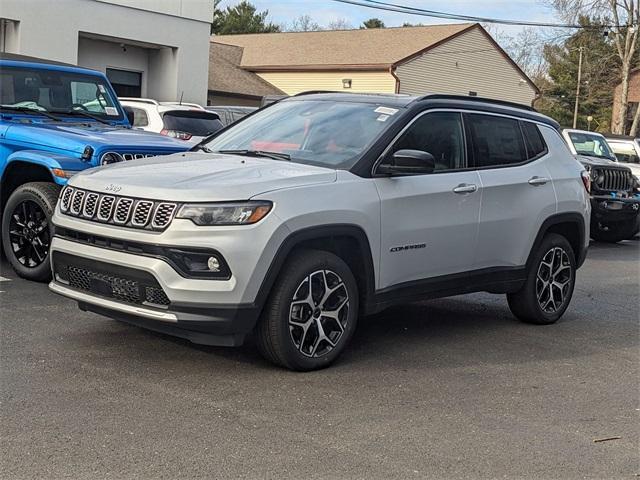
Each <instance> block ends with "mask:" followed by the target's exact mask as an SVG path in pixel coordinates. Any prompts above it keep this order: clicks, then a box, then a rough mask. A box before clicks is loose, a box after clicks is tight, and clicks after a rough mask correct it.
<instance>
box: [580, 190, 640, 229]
mask: <svg viewBox="0 0 640 480" xmlns="http://www.w3.org/2000/svg"><path fill="white" fill-rule="evenodd" d="M638 214H640V199H639V198H614V197H611V196H606V195H597V196H593V197H591V220H592V222H594V221H597V222H600V223H617V222H630V221H631V222H632V221H634V220H635V219H636V218H637V217H638Z"/></svg>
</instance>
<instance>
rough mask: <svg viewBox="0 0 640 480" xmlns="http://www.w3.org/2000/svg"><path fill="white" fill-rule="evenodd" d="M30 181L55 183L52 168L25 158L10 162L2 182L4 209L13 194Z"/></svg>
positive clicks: (0, 203) (0, 200) (2, 204)
mask: <svg viewBox="0 0 640 480" xmlns="http://www.w3.org/2000/svg"><path fill="white" fill-rule="evenodd" d="M30 182H51V183H54V179H53V176H52V175H51V172H50V170H49V169H48V168H47V167H46V166H44V165H41V164H34V163H31V162H28V161H24V160H14V161H12V162H10V163H9V164H8V165H7V167H6V168H5V171H4V172H3V175H2V181H1V183H0V190H1V191H2V193H1V195H0V197H1V198H0V205H1V206H2V208H3V209H4V206H5V204H6V203H7V200H8V199H9V197H10V196H11V194H12V193H13V192H14V191H15V190H16V189H17V188H18V187H19V186H20V185H24V184H25V183H30Z"/></svg>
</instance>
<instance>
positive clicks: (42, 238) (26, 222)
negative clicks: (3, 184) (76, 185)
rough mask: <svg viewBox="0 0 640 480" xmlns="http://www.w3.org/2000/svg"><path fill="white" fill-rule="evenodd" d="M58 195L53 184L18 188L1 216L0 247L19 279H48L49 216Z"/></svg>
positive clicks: (49, 276) (35, 184) (37, 184)
mask: <svg viewBox="0 0 640 480" xmlns="http://www.w3.org/2000/svg"><path fill="white" fill-rule="evenodd" d="M59 193H60V187H59V186H58V185H56V184H55V183H49V182H31V183H25V184H24V185H21V186H20V187H18V188H17V189H16V190H15V191H14V192H13V193H12V194H11V196H10V197H9V199H8V200H7V203H6V205H5V208H4V212H3V215H2V246H3V249H4V253H5V256H6V258H7V260H8V262H9V263H10V264H11V266H12V267H13V269H14V270H15V272H16V273H17V274H18V275H19V276H20V277H22V278H26V279H27V280H34V281H37V282H47V281H49V280H50V279H51V267H50V264H49V247H50V245H51V239H52V238H53V226H52V224H51V217H52V216H53V212H54V210H55V208H56V202H57V201H58V194H59Z"/></svg>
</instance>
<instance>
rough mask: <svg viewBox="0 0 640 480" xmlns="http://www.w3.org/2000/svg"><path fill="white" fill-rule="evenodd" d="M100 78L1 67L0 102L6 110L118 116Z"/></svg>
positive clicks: (113, 100) (106, 116)
mask: <svg viewBox="0 0 640 480" xmlns="http://www.w3.org/2000/svg"><path fill="white" fill-rule="evenodd" d="M116 102H117V101H116V99H115V98H114V97H113V96H112V94H111V90H110V89H109V88H108V86H107V83H106V82H105V80H104V79H102V78H101V77H99V76H96V75H83V74H79V73H69V72H61V71H56V70H37V69H28V68H15V67H2V70H0V105H1V107H5V109H6V110H10V109H12V108H13V109H14V110H15V109H20V110H25V111H27V112H29V111H33V112H34V113H36V112H51V113H57V114H64V113H66V112H69V111H73V110H78V111H85V112H87V113H90V114H91V115H93V116H96V117H100V118H102V119H104V120H119V119H122V116H121V113H120V111H119V109H118V108H117V103H116Z"/></svg>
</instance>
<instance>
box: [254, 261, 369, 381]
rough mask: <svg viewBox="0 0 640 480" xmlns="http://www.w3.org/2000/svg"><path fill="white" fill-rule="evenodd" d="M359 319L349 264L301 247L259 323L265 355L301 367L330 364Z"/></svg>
mask: <svg viewBox="0 0 640 480" xmlns="http://www.w3.org/2000/svg"><path fill="white" fill-rule="evenodd" d="M357 319H358V287H357V284H356V280H355V278H354V276H353V273H352V272H351V270H350V269H349V266H348V265H347V264H346V263H345V262H344V261H343V260H342V259H341V258H340V257H338V256H336V255H334V254H332V253H330V252H325V251H320V250H298V251H297V252H295V253H294V254H293V255H292V256H291V258H290V259H289V260H288V261H287V263H286V264H285V266H284V267H283V269H282V271H281V272H280V275H279V277H278V280H277V281H276V283H275V285H274V286H273V289H272V291H271V295H270V297H269V300H268V302H267V305H266V306H265V310H264V312H263V315H262V318H261V319H260V322H259V324H258V327H257V332H256V333H257V335H256V337H257V344H258V349H259V350H260V352H261V353H262V355H263V356H264V357H265V358H266V359H267V360H269V361H271V362H273V363H275V364H276V365H279V366H282V367H285V368H288V369H290V370H297V371H309V370H318V369H320V368H325V367H327V366H329V365H330V364H331V363H332V362H333V361H334V360H335V359H336V358H337V357H338V356H339V355H340V353H342V351H343V350H344V348H345V347H346V345H347V344H348V343H349V340H350V339H351V337H352V335H353V332H354V331H355V328H356V323H357Z"/></svg>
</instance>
